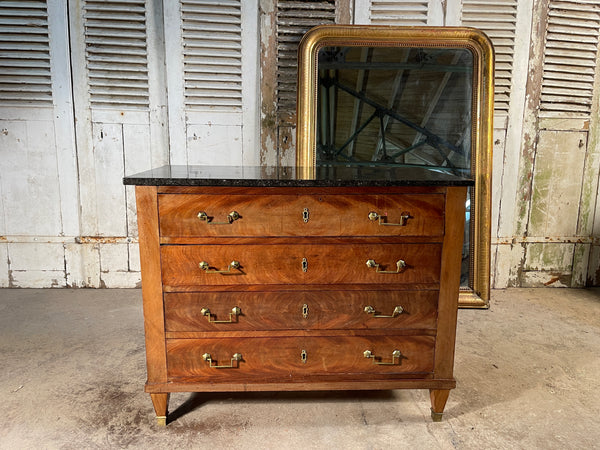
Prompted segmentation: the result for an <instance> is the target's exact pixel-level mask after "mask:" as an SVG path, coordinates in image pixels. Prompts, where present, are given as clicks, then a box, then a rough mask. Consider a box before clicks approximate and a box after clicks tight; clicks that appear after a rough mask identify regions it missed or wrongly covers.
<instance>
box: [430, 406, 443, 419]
mask: <svg viewBox="0 0 600 450" xmlns="http://www.w3.org/2000/svg"><path fill="white" fill-rule="evenodd" d="M443 414H444V413H438V412H435V411H434V410H433V409H432V410H431V420H433V421H434V422H441V421H442V415H443Z"/></svg>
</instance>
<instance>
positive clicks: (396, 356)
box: [363, 350, 402, 366]
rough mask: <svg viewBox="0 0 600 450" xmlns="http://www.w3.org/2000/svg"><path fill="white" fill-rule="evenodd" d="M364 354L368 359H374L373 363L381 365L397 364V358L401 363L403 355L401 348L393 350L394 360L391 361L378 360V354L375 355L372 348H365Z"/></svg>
mask: <svg viewBox="0 0 600 450" xmlns="http://www.w3.org/2000/svg"><path fill="white" fill-rule="evenodd" d="M363 356H364V357H365V358H367V359H369V358H371V359H372V360H373V364H377V365H380V366H393V365H395V364H396V360H398V363H400V357H401V356H402V353H400V350H394V351H393V352H392V360H391V361H390V362H383V361H377V356H375V355H374V354H373V352H371V350H365V351H364V352H363Z"/></svg>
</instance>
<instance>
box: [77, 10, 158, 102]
mask: <svg viewBox="0 0 600 450" xmlns="http://www.w3.org/2000/svg"><path fill="white" fill-rule="evenodd" d="M84 8H85V9H84V19H85V44H86V61H87V69H88V77H89V86H90V103H91V105H92V107H93V108H94V107H99V108H119V109H147V108H148V60H147V48H146V8H145V2H144V0H103V1H93V0H87V1H86V2H85V6H84Z"/></svg>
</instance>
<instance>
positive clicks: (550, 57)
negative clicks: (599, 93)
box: [540, 0, 600, 117]
mask: <svg viewBox="0 0 600 450" xmlns="http://www.w3.org/2000/svg"><path fill="white" fill-rule="evenodd" d="M599 28H600V1H598V0H595V1H591V0H587V1H585V2H583V1H580V0H560V1H556V0H551V1H550V5H549V11H548V29H547V36H546V48H545V52H544V77H543V81H542V98H541V104H540V116H545V117H557V116H558V117H560V116H567V117H573V116H577V117H579V116H583V117H587V116H589V115H590V112H591V106H592V94H593V87H594V73H595V70H596V56H597V48H598V35H599Z"/></svg>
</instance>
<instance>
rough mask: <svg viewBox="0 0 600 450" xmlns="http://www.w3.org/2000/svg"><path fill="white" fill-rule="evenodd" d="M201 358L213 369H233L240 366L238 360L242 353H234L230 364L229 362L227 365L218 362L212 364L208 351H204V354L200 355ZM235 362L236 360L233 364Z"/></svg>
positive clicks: (240, 358)
mask: <svg viewBox="0 0 600 450" xmlns="http://www.w3.org/2000/svg"><path fill="white" fill-rule="evenodd" d="M202 359H203V360H204V361H207V362H208V365H209V367H212V368H213V369H235V368H237V367H239V366H240V364H239V362H240V361H241V360H242V354H241V353H234V354H233V356H232V357H231V364H229V365H228V366H219V365H218V364H215V365H214V366H213V360H212V357H211V356H210V353H205V354H204V355H202ZM236 362H237V364H235V363H236Z"/></svg>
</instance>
